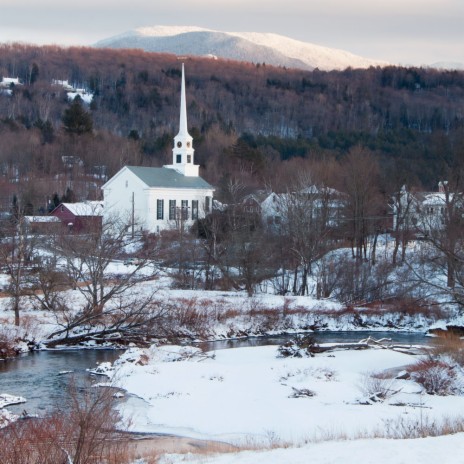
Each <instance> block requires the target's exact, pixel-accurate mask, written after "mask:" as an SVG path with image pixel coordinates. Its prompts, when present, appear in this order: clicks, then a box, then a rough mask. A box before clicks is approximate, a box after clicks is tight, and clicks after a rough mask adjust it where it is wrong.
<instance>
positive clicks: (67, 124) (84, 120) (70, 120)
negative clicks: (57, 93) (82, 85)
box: [61, 96, 93, 135]
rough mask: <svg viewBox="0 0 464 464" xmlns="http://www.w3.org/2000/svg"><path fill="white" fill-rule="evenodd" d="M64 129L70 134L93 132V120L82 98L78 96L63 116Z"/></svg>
mask: <svg viewBox="0 0 464 464" xmlns="http://www.w3.org/2000/svg"><path fill="white" fill-rule="evenodd" d="M61 120H62V122H63V126H64V130H65V131H66V132H67V133H68V134H76V135H82V134H87V133H89V132H92V129H93V121H92V116H91V115H90V113H88V112H87V111H85V109H84V108H83V106H82V98H81V97H79V96H77V97H76V98H75V99H74V100H73V102H72V103H71V105H70V107H69V108H67V109H66V110H65V111H64V113H63V117H62V118H61Z"/></svg>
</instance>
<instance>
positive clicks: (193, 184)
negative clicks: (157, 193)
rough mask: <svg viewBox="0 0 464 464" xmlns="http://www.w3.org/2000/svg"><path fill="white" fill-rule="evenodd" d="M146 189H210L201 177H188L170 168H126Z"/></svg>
mask: <svg viewBox="0 0 464 464" xmlns="http://www.w3.org/2000/svg"><path fill="white" fill-rule="evenodd" d="M126 168H127V169H129V170H130V171H131V172H132V173H133V174H135V175H136V176H137V177H138V178H139V179H140V180H141V181H142V182H144V183H145V184H146V185H148V187H160V188H185V189H212V188H213V187H212V186H211V185H210V184H208V182H206V181H205V180H204V179H202V178H201V177H196V176H195V177H194V176H192V177H189V176H184V175H183V174H181V173H179V172H177V171H176V170H174V169H170V168H149V167H143V166H126Z"/></svg>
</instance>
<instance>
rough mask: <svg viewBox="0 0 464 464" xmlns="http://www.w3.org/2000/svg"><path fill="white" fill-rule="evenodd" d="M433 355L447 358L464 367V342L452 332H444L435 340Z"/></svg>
mask: <svg viewBox="0 0 464 464" xmlns="http://www.w3.org/2000/svg"><path fill="white" fill-rule="evenodd" d="M432 345H433V348H432V354H433V355H435V356H446V357H448V358H450V359H452V360H453V361H454V362H456V363H457V364H459V365H460V366H464V340H461V338H460V337H459V335H457V334H454V333H452V332H442V333H440V335H439V336H438V337H437V338H435V339H434V340H433V343H432Z"/></svg>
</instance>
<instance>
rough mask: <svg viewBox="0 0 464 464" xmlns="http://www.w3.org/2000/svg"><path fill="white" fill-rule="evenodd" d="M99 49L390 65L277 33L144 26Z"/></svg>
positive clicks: (324, 65)
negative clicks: (127, 49)
mask: <svg viewBox="0 0 464 464" xmlns="http://www.w3.org/2000/svg"><path fill="white" fill-rule="evenodd" d="M95 46H96V47H109V48H141V49H143V50H146V51H151V52H162V53H163V52H164V53H174V54H176V55H196V56H217V57H221V58H226V59H233V60H239V61H251V62H255V63H267V64H271V65H276V66H286V67H293V68H303V69H314V68H319V69H321V70H332V69H345V68H347V67H353V68H367V67H369V66H383V65H386V64H387V63H386V62H382V61H375V60H370V59H367V58H363V57H361V56H357V55H354V54H352V53H349V52H347V51H344V50H338V49H333V48H327V47H322V46H319V45H314V44H311V43H306V42H301V41H298V40H294V39H290V38H288V37H284V36H281V35H277V34H270V33H257V32H221V31H214V30H211V29H204V28H199V27H193V26H185V27H183V26H172V27H170V26H154V27H141V28H138V29H135V30H133V31H129V32H126V33H124V34H120V35H117V36H114V37H110V38H108V39H105V40H102V41H100V42H98V43H96V44H95Z"/></svg>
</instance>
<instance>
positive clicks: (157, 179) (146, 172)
mask: <svg viewBox="0 0 464 464" xmlns="http://www.w3.org/2000/svg"><path fill="white" fill-rule="evenodd" d="M194 151H195V150H194V149H193V138H192V136H191V135H190V134H189V133H188V131H187V107H186V99H185V76H184V65H183V64H182V84H181V97H180V122H179V133H178V134H177V135H176V136H175V137H174V148H173V149H172V164H169V165H166V166H163V167H162V168H151V167H142V166H124V167H123V168H122V169H121V170H120V171H119V172H118V173H116V174H115V175H114V176H113V177H112V178H111V179H110V180H108V182H106V183H105V184H104V185H103V186H102V190H103V197H104V204H105V206H104V216H103V219H104V220H105V219H107V220H110V219H111V218H112V217H114V216H117V217H119V218H127V219H126V220H128V221H132V222H133V224H136V226H135V227H136V228H137V229H138V230H144V231H147V232H154V233H158V232H160V231H162V230H166V229H175V228H178V227H179V226H181V225H182V226H183V227H188V226H191V225H192V224H193V223H194V221H195V220H197V219H202V218H204V217H205V215H206V214H207V213H209V212H210V211H211V208H212V202H213V193H214V188H213V187H212V186H211V185H210V184H208V182H206V181H205V180H204V179H202V178H201V177H200V176H199V173H198V170H199V166H198V165H196V164H195V163H194Z"/></svg>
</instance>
